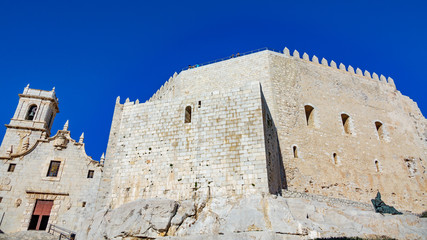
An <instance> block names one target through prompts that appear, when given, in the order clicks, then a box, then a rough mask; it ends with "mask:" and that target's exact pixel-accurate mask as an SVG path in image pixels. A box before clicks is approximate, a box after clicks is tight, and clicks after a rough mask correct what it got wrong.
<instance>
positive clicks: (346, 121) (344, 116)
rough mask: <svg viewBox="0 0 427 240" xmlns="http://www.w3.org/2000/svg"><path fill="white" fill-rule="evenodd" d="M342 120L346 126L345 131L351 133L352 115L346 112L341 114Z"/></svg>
mask: <svg viewBox="0 0 427 240" xmlns="http://www.w3.org/2000/svg"><path fill="white" fill-rule="evenodd" d="M341 121H342V126H343V127H344V132H345V133H347V134H351V129H350V116H349V115H347V114H345V113H343V114H341Z"/></svg>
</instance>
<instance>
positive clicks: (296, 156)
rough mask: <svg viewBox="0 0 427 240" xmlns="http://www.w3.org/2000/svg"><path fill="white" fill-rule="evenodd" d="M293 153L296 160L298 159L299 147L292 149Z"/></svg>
mask: <svg viewBox="0 0 427 240" xmlns="http://www.w3.org/2000/svg"><path fill="white" fill-rule="evenodd" d="M292 151H293V153H294V158H298V148H297V146H293V147H292Z"/></svg>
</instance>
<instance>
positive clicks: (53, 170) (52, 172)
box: [46, 161, 61, 177]
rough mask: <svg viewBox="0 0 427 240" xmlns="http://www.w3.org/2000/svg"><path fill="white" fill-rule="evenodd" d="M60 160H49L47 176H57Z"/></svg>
mask: <svg viewBox="0 0 427 240" xmlns="http://www.w3.org/2000/svg"><path fill="white" fill-rule="evenodd" d="M59 165H61V162H60V161H50V165H49V170H48V171H47V175H46V176H47V177H57V176H58V172H59Z"/></svg>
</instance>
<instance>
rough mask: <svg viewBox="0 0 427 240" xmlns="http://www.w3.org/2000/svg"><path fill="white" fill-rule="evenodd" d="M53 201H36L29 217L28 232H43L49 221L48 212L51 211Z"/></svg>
mask: <svg viewBox="0 0 427 240" xmlns="http://www.w3.org/2000/svg"><path fill="white" fill-rule="evenodd" d="M52 206H53V201H48V200H37V202H36V206H35V207H34V211H33V215H32V216H31V221H30V226H29V228H28V229H29V230H45V229H46V227H47V222H48V221H49V216H50V211H51V210H52Z"/></svg>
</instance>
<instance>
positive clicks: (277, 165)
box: [261, 89, 288, 194]
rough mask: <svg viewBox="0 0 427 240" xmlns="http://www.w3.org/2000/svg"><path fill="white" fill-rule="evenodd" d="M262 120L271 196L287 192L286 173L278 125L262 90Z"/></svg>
mask: <svg viewBox="0 0 427 240" xmlns="http://www.w3.org/2000/svg"><path fill="white" fill-rule="evenodd" d="M261 101H262V119H263V126H264V141H265V155H266V166H267V177H268V188H269V192H270V193H271V194H281V193H282V189H285V190H287V189H288V184H287V181H286V172H285V167H284V165H283V159H282V153H281V151H280V144H279V137H278V134H277V129H276V125H275V124H274V120H273V118H272V116H271V113H270V109H269V108H268V105H267V101H266V100H265V98H264V94H263V93H262V89H261Z"/></svg>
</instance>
